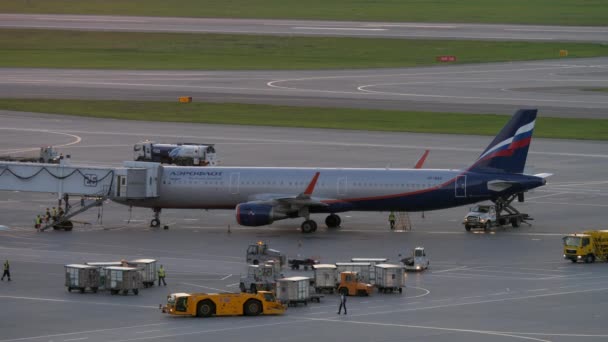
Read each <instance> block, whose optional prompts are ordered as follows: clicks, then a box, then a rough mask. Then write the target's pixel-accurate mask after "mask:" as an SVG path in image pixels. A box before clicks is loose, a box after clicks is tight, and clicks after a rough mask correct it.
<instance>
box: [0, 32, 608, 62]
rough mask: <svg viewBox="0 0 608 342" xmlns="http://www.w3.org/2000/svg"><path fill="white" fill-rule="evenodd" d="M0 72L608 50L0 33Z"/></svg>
mask: <svg viewBox="0 0 608 342" xmlns="http://www.w3.org/2000/svg"><path fill="white" fill-rule="evenodd" d="M0 46H2V53H0V67H46V68H95V69H148V70H149V69H173V70H179V69H181V70H238V69H240V70H243V69H251V70H255V69H257V70H260V69H262V70H266V69H283V70H285V69H342V68H349V69H352V68H388V67H407V66H422V65H433V64H438V63H439V62H436V60H435V59H436V56H438V55H455V56H456V57H457V58H458V61H457V62H456V63H481V62H502V61H522V60H539V59H552V58H560V57H559V51H560V50H562V49H567V50H568V51H569V56H570V57H567V58H575V57H598V56H608V44H605V45H603V44H588V43H587V44H581V43H552V42H543V43H541V42H488V41H461V40H400V39H377V38H374V39H369V38H335V37H276V36H249V35H223V34H187V33H136V32H82V31H62V30H56V31H55V30H20V29H5V30H0Z"/></svg>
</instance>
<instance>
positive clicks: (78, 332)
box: [0, 323, 169, 342]
mask: <svg viewBox="0 0 608 342" xmlns="http://www.w3.org/2000/svg"><path fill="white" fill-rule="evenodd" d="M167 324H169V323H152V324H141V325H132V326H127V327H116V328H107V329H96V330H85V331H76V332H70V333H63V334H53V335H42V336H33V337H21V338H14V339H10V340H0V342H14V341H26V340H37V339H43V338H44V339H47V338H51V337H61V336H70V335H82V334H91V333H100V332H105V331H113V330H120V329H135V328H142V327H150V326H159V325H167Z"/></svg>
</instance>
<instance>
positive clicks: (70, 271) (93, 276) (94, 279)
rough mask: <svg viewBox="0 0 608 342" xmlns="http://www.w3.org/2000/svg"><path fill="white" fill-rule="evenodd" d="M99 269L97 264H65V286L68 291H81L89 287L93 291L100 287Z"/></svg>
mask: <svg viewBox="0 0 608 342" xmlns="http://www.w3.org/2000/svg"><path fill="white" fill-rule="evenodd" d="M99 278H100V277H99V269H98V268H97V267H95V266H88V265H80V264H70V265H65V286H66V287H67V288H68V292H72V290H76V289H77V290H80V293H84V291H85V290H86V289H87V288H89V289H90V290H91V291H92V292H93V293H96V292H97V290H98V289H99V285H100V279H99Z"/></svg>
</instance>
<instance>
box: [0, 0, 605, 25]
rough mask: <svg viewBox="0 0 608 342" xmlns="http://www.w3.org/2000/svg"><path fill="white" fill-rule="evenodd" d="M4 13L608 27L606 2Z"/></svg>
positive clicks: (92, 7)
mask: <svg viewBox="0 0 608 342" xmlns="http://www.w3.org/2000/svg"><path fill="white" fill-rule="evenodd" d="M0 13H63V14H106V15H143V16H176V17H207V18H210V17H230V18H232V17H234V18H299V19H335V20H359V21H419V22H454V23H465V22H466V23H514V24H545V25H598V26H605V25H607V24H608V3H607V2H606V1H605V0H578V1H573V0H532V1H530V0H508V1H505V0H374V1H372V0H172V1H167V0H4V1H0Z"/></svg>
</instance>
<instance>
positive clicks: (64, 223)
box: [40, 191, 109, 231]
mask: <svg viewBox="0 0 608 342" xmlns="http://www.w3.org/2000/svg"><path fill="white" fill-rule="evenodd" d="M108 198H109V196H107V191H106V192H104V193H103V194H100V195H99V196H95V197H87V198H85V197H83V199H82V200H81V201H80V202H79V204H78V206H77V207H75V206H71V207H68V211H67V212H66V213H64V214H63V216H61V217H60V218H59V219H58V220H55V221H53V222H49V223H48V224H47V225H46V226H43V227H41V228H40V231H45V230H47V229H49V228H54V229H57V230H58V229H63V230H66V231H70V230H72V228H73V227H74V224H73V223H72V221H70V219H71V218H72V217H74V216H76V215H78V214H80V213H83V212H85V211H87V210H89V209H91V208H93V207H98V206H101V205H103V202H104V201H105V200H106V199H108Z"/></svg>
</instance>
